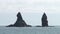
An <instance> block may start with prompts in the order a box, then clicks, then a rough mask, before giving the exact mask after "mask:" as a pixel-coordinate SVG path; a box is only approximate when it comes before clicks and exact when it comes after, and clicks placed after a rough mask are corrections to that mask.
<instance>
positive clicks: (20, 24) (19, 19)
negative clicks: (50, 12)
mask: <svg viewBox="0 0 60 34" xmlns="http://www.w3.org/2000/svg"><path fill="white" fill-rule="evenodd" d="M14 26H16V27H25V26H27V24H26V23H25V21H24V20H23V18H22V16H21V13H20V12H18V14H17V21H16V22H15V24H14Z"/></svg>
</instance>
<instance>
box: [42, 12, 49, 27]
mask: <svg viewBox="0 0 60 34" xmlns="http://www.w3.org/2000/svg"><path fill="white" fill-rule="evenodd" d="M46 26H48V20H47V16H46V14H45V13H44V14H43V16H42V27H46Z"/></svg>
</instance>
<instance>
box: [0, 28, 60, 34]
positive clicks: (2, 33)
mask: <svg viewBox="0 0 60 34" xmlns="http://www.w3.org/2000/svg"><path fill="white" fill-rule="evenodd" d="M0 34H60V27H0Z"/></svg>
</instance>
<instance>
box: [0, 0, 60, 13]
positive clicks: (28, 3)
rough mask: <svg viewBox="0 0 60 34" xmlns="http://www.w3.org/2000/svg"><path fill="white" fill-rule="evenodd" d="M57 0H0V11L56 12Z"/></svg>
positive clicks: (57, 10) (58, 2) (59, 6)
mask: <svg viewBox="0 0 60 34" xmlns="http://www.w3.org/2000/svg"><path fill="white" fill-rule="evenodd" d="M59 9H60V1H59V0H0V12H17V11H19V10H20V11H21V12H34V11H35V12H38V13H39V12H40V11H45V12H47V13H49V12H50V13H52V12H55V13H56V12H58V13H59V11H60V10H59Z"/></svg>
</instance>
